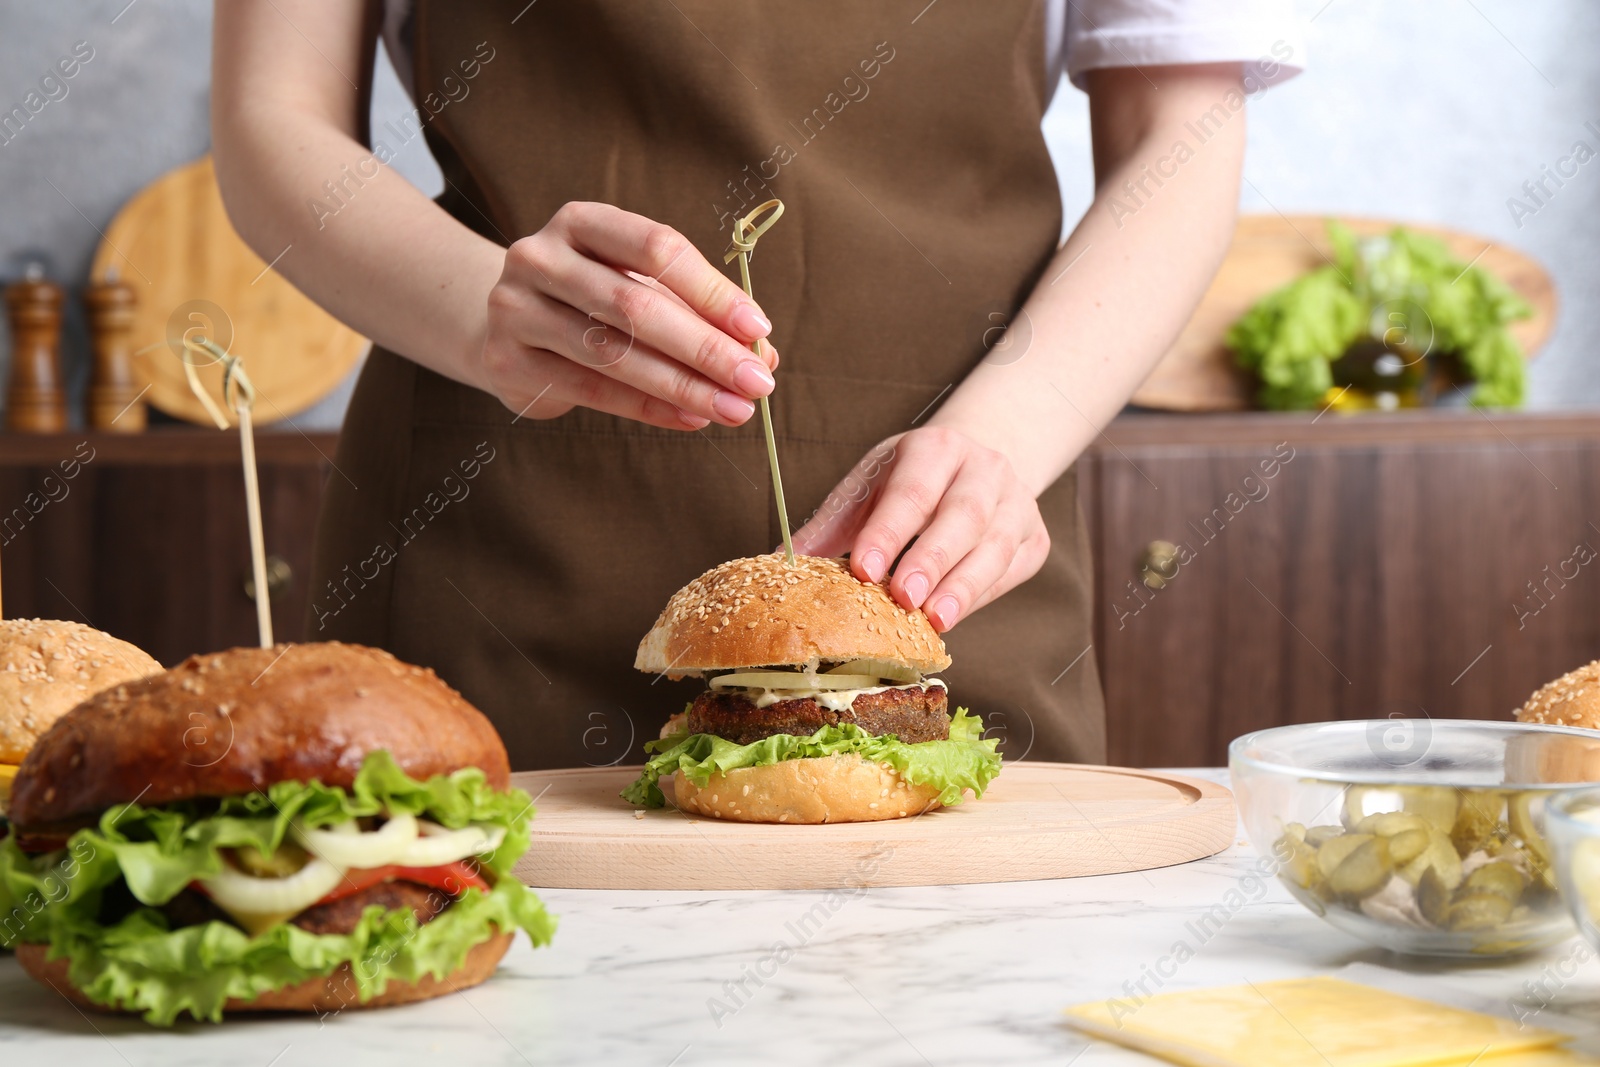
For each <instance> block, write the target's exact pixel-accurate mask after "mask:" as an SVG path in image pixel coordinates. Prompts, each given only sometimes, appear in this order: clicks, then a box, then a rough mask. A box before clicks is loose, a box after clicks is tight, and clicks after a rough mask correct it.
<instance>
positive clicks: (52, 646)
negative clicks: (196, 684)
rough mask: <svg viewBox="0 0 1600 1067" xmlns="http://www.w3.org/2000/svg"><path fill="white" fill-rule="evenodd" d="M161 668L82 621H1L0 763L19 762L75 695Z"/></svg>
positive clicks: (81, 696) (78, 698)
mask: <svg viewBox="0 0 1600 1067" xmlns="http://www.w3.org/2000/svg"><path fill="white" fill-rule="evenodd" d="M160 672H161V664H159V663H157V662H156V661H155V660H153V659H151V658H150V656H149V655H147V654H146V653H145V652H144V650H143V649H141V648H138V647H136V646H134V645H130V644H128V642H126V641H122V640H119V639H117V638H115V637H112V636H111V635H110V634H108V633H102V632H101V631H99V630H96V629H94V628H93V627H90V626H84V625H82V624H81V623H76V622H64V621H62V620H59V619H6V620H5V621H3V622H0V763H21V762H22V757H24V756H26V755H27V754H28V750H29V749H30V748H32V747H33V746H34V743H35V742H36V741H38V740H39V738H40V737H42V736H43V735H44V732H45V731H46V730H48V729H49V728H50V727H51V725H53V724H54V723H55V721H56V720H57V719H59V718H61V716H63V715H65V714H66V713H67V712H69V711H71V710H72V708H73V707H75V706H76V705H77V704H78V703H79V702H80V701H83V700H87V699H88V698H89V697H91V696H93V695H94V694H96V693H98V692H100V690H102V689H107V688H109V687H111V686H113V685H117V684H119V683H121V682H131V681H133V680H134V679H135V678H143V677H144V676H145V675H148V674H159V673H160Z"/></svg>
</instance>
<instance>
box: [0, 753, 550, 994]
mask: <svg viewBox="0 0 1600 1067" xmlns="http://www.w3.org/2000/svg"><path fill="white" fill-rule="evenodd" d="M385 810H387V811H389V812H406V813H409V814H413V815H424V816H426V817H427V818H429V819H432V820H434V821H436V822H438V823H440V824H442V825H444V826H447V827H450V828H452V829H455V828H459V827H462V826H465V825H467V824H468V823H486V824H490V825H495V826H501V827H504V828H505V830H506V834H505V839H504V840H503V841H502V842H501V844H500V845H499V846H498V847H497V848H496V849H495V850H494V851H493V852H491V853H488V854H485V855H482V856H479V857H477V858H476V859H477V862H478V864H479V866H480V867H482V868H483V869H484V870H485V871H486V872H488V877H489V880H490V881H491V882H493V883H494V887H493V891H492V892H490V893H488V894H484V893H482V892H477V891H468V892H467V893H466V894H465V895H464V896H462V898H461V899H460V900H458V901H457V902H456V903H455V904H453V905H452V906H451V907H450V908H448V909H447V910H446V911H445V912H444V913H442V914H441V915H440V917H439V918H438V919H436V920H434V921H433V922H431V923H427V924H425V925H423V926H422V927H421V928H420V929H415V930H413V929H410V928H411V927H415V925H416V924H415V920H414V919H413V918H412V917H411V916H410V913H409V912H404V911H396V912H390V913H388V914H387V915H386V914H385V913H384V911H383V909H381V908H376V907H374V908H371V909H368V914H367V915H365V916H363V919H362V923H361V926H360V927H359V928H358V929H357V930H356V931H355V932H354V933H351V934H348V935H321V936H318V935H312V934H308V933H306V932H305V931H303V930H300V929H299V928H297V927H291V926H289V925H287V924H280V925H279V926H276V927H273V928H271V929H269V930H267V931H265V932H263V933H262V934H261V935H260V936H259V937H255V938H251V937H250V936H249V935H248V934H246V933H244V932H243V931H241V930H239V929H237V928H235V927H233V926H231V925H228V924H225V923H207V924H204V925H201V926H192V927H184V928H181V929H178V930H168V929H167V927H166V919H165V917H164V916H163V915H162V913H161V912H159V911H157V910H156V908H157V907H159V906H160V905H162V904H165V903H166V902H167V901H169V900H171V899H172V898H173V897H175V896H176V895H177V894H178V893H179V892H181V891H182V890H183V888H184V887H185V886H187V885H188V884H189V883H190V882H192V881H194V880H195V879H197V878H202V877H206V876H209V875H212V874H215V873H216V872H217V871H218V870H220V869H221V866H222V858H221V856H220V854H219V850H220V849H224V848H231V847H237V846H241V845H251V846H254V847H255V848H257V849H260V850H261V851H262V852H263V853H270V852H272V851H273V850H275V849H276V848H277V847H278V845H279V844H281V843H282V841H283V839H284V837H285V835H286V834H287V833H288V829H289V824H290V821H291V820H293V819H296V818H299V819H301V820H303V821H304V823H305V824H306V825H308V826H312V827H320V826H327V825H330V824H332V823H336V822H341V821H344V820H345V819H349V818H357V817H363V816H368V815H376V814H378V813H379V812H381V811H385ZM532 818H533V804H532V802H531V801H530V800H529V798H528V796H527V794H526V793H523V792H522V791H520V790H514V789H513V790H506V791H503V792H501V791H497V790H495V789H493V788H492V787H491V786H489V784H488V782H487V781H486V779H485V776H484V774H483V772H482V771H480V770H478V769H476V768H466V769H463V770H459V771H456V772H455V773H454V774H450V775H438V776H435V777H433V778H430V779H428V780H427V781H425V782H419V781H417V780H415V779H413V778H411V777H409V776H408V775H406V774H405V772H403V771H401V770H400V768H399V767H398V766H397V765H396V764H395V763H394V760H393V759H392V758H391V757H390V756H389V754H388V753H387V752H381V751H380V752H374V753H372V754H370V755H369V756H368V757H367V759H366V761H365V762H364V763H363V764H362V767H361V770H360V771H359V772H358V774H357V775H356V779H355V781H354V783H353V784H352V786H351V788H350V790H349V791H348V792H347V791H345V790H342V789H338V788H335V787H331V786H326V785H323V784H322V783H320V782H279V783H277V784H275V785H272V786H270V787H268V789H267V790H266V792H265V793H262V792H256V793H251V794H247V795H243V796H234V797H227V798H223V799H221V800H214V801H209V802H199V801H196V802H183V803H176V804H171V805H166V806H163V807H141V806H139V805H137V804H129V805H125V806H122V807H118V808H113V809H110V810H108V811H107V812H105V813H104V814H103V815H102V816H101V818H100V821H99V823H98V824H97V825H96V826H93V827H87V828H85V829H82V830H79V831H77V832H76V833H74V834H73V835H72V837H71V838H70V839H69V840H68V842H67V847H66V848H65V849H61V850H58V851H56V852H53V853H49V854H45V855H40V856H30V855H28V854H26V853H24V852H23V851H22V850H21V849H20V848H19V847H18V846H17V843H16V839H15V838H14V837H12V838H7V839H6V840H4V841H0V946H6V947H9V946H11V945H14V944H15V943H17V942H19V941H27V942H35V943H48V944H49V945H50V947H51V953H52V955H53V956H60V955H62V954H66V955H69V956H70V957H71V958H72V978H73V981H74V983H76V984H77V985H79V986H80V987H81V988H82V989H84V990H85V992H86V993H88V994H89V996H91V997H92V998H94V999H97V1000H100V1001H101V1002H102V1003H112V1002H116V1003H120V1004H123V1005H124V1006H130V1007H134V1008H136V1009H138V1010H142V1011H145V1012H146V1013H147V1016H148V1017H149V1018H150V1019H151V1020H152V1021H156V1022H170V1021H171V1020H172V1018H173V1017H174V1016H175V1015H176V1014H177V1013H179V1012H182V1011H184V1010H193V1011H194V1013H195V1014H196V1015H197V1016H200V1017H205V1018H215V1017H216V1016H217V1013H218V1012H220V1010H221V1005H222V1004H223V1003H224V1002H225V1001H226V1000H227V999H228V998H229V997H241V996H253V995H255V994H258V993H260V992H262V991H264V990H267V989H275V988H278V987H281V986H283V985H287V984H290V983H293V982H298V981H302V980H304V979H305V978H308V977H313V976H315V975H327V974H331V973H332V972H333V971H334V970H335V969H336V968H337V967H338V966H339V965H340V964H341V963H345V962H350V963H352V964H355V963H358V962H360V961H362V960H369V959H374V958H380V957H381V958H382V959H383V961H384V964H385V965H384V966H383V967H378V968H376V969H373V970H372V972H371V973H370V974H369V975H367V976H362V975H360V974H358V975H357V978H356V981H357V986H358V987H359V990H360V992H361V993H362V995H363V997H365V996H366V995H370V991H371V990H381V988H382V987H383V985H384V984H385V983H386V982H387V981H388V980H389V978H391V977H397V978H400V979H401V980H410V979H411V978H412V977H413V976H415V975H417V974H420V973H422V971H421V970H418V968H432V969H431V970H429V971H428V973H436V974H445V973H448V972H449V971H451V970H454V968H455V967H456V966H458V965H459V964H460V961H461V958H462V956H464V954H465V952H466V951H467V949H468V948H470V947H471V945H472V944H474V943H475V942H476V941H481V940H483V939H484V937H487V936H488V933H487V931H488V928H489V926H491V925H493V926H495V927H497V928H499V929H502V930H507V931H509V930H513V929H516V928H518V927H520V928H522V929H524V930H526V931H527V932H528V934H529V936H530V937H531V938H532V939H533V941H534V943H535V944H543V943H545V942H547V941H548V940H549V938H550V934H551V932H552V930H553V929H554V920H553V919H552V918H551V917H550V916H549V915H548V914H546V912H545V911H544V907H543V905H541V904H540V903H539V899H538V897H536V896H535V895H534V894H533V893H532V892H531V891H530V890H528V889H527V888H526V887H524V886H522V885H521V884H520V883H519V882H517V881H516V879H515V878H513V877H511V868H512V866H513V864H515V862H516V860H517V859H518V858H519V857H520V856H521V855H522V853H523V852H525V851H526V850H527V847H528V823H529V822H530V821H531V820H532ZM108 894H109V895H111V896H113V897H116V896H119V895H122V894H127V895H131V896H132V898H133V901H134V902H136V904H135V906H134V907H133V908H132V910H131V911H128V912H127V913H126V915H125V916H124V917H123V918H121V919H119V920H118V921H117V922H116V923H115V924H113V925H111V926H104V925H102V924H101V923H100V921H99V915H100V911H101V905H102V903H103V902H104V901H105V900H106V898H107V896H108ZM478 898H481V899H478ZM123 899H124V900H125V899H126V897H123ZM139 905H142V906H139ZM447 920H448V921H447ZM474 923H475V924H476V925H472V924H474ZM396 924H399V925H398V926H397V925H396ZM402 928H404V929H402ZM452 930H457V931H460V934H461V935H462V936H457V935H455V934H452V933H451V931H452ZM397 931H399V932H398V933H397ZM402 935H404V936H402ZM390 957H392V958H390ZM452 961H453V962H452ZM446 963H448V966H446V965H444V964H446ZM213 965H214V966H215V968H216V969H215V972H214V973H213V971H212V970H210V969H209V968H212V967H213ZM146 986H148V988H145V987H146ZM208 990H209V992H207V991H208ZM102 997H104V998H111V999H102ZM196 1009H198V1010H196Z"/></svg>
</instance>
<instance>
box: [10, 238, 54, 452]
mask: <svg viewBox="0 0 1600 1067" xmlns="http://www.w3.org/2000/svg"><path fill="white" fill-rule="evenodd" d="M6 311H7V312H8V314H9V317H10V321H11V383H10V387H9V389H8V390H7V392H6V426H7V428H8V429H11V430H15V431H18V432H20V433H60V432H61V431H63V430H65V429H66V428H67V393H66V389H65V388H64V387H63V385H62V380H61V355H60V350H61V286H59V285H57V284H55V283H54V282H52V281H49V280H48V279H46V278H45V276H44V268H43V267H42V266H40V265H39V264H37V263H32V264H29V265H28V270H27V273H26V275H24V277H23V280H22V281H20V282H16V283H14V284H12V285H10V286H8V287H7V288H6Z"/></svg>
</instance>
